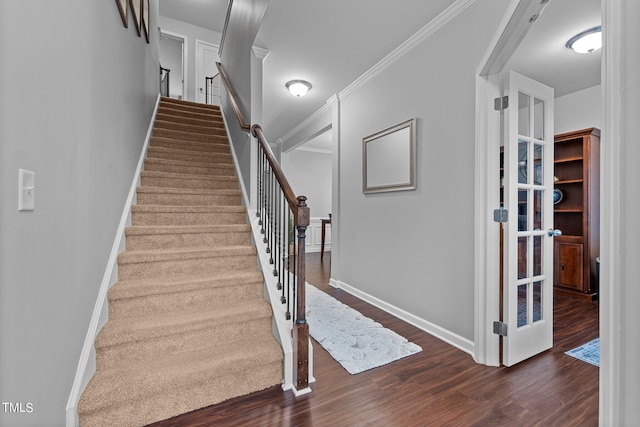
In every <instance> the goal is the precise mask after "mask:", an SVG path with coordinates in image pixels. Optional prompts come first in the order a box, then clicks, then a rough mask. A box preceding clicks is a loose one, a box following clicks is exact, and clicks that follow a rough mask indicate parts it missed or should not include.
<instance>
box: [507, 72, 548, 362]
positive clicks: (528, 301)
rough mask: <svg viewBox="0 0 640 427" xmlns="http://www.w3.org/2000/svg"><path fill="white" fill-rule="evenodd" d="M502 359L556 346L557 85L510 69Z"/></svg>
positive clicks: (517, 359) (516, 359) (515, 359)
mask: <svg viewBox="0 0 640 427" xmlns="http://www.w3.org/2000/svg"><path fill="white" fill-rule="evenodd" d="M502 80H503V82H504V86H505V87H504V93H505V94H507V95H508V97H509V106H508V107H507V108H506V109H505V110H504V115H503V123H504V133H503V135H504V185H505V189H504V197H505V207H506V208H507V210H508V212H509V215H508V221H507V223H506V224H505V228H504V229H505V234H504V236H505V237H504V285H503V295H504V299H503V313H504V319H503V321H504V323H506V325H507V335H506V337H504V347H503V363H504V365H506V366H512V365H514V364H516V363H518V362H521V361H522V360H524V359H527V358H529V357H531V356H534V355H536V354H538V353H540V352H542V351H545V350H547V349H549V348H551V347H552V346H553V234H554V229H553V187H554V178H553V158H554V156H553V148H554V147H553V144H554V137H553V99H554V95H553V89H552V88H550V87H548V86H545V85H543V84H541V83H538V82H536V81H534V80H531V79H529V78H527V77H525V76H522V75H520V74H518V73H515V72H513V71H510V72H508V73H505V78H503V79H502Z"/></svg>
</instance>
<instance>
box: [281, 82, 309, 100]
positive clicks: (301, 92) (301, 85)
mask: <svg viewBox="0 0 640 427" xmlns="http://www.w3.org/2000/svg"><path fill="white" fill-rule="evenodd" d="M286 86H287V89H289V92H291V94H292V95H294V96H297V97H298V98H300V97H301V96H305V95H306V94H307V92H309V91H310V90H311V83H309V82H307V81H305V80H290V81H288V82H287V84H286Z"/></svg>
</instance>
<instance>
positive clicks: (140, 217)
mask: <svg viewBox="0 0 640 427" xmlns="http://www.w3.org/2000/svg"><path fill="white" fill-rule="evenodd" d="M131 223H132V225H227V224H246V223H247V214H246V213H245V212H228V213H227V212H192V213H173V212H132V213H131Z"/></svg>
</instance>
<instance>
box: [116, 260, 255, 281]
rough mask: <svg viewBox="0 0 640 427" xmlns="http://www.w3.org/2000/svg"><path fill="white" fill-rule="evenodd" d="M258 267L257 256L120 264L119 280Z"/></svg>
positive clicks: (211, 272) (212, 272)
mask: <svg viewBox="0 0 640 427" xmlns="http://www.w3.org/2000/svg"><path fill="white" fill-rule="evenodd" d="M255 267H256V256H255V255H235V256H218V257H209V258H194V259H182V260H166V261H150V262H139V263H124V264H123V263H120V264H118V279H119V280H135V279H151V278H154V277H175V276H184V275H187V274H195V275H199V274H215V273H221V272H231V271H238V270H242V269H249V268H255Z"/></svg>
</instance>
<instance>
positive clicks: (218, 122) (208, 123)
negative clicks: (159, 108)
mask: <svg viewBox="0 0 640 427" xmlns="http://www.w3.org/2000/svg"><path fill="white" fill-rule="evenodd" d="M212 117H215V116H212ZM156 120H161V121H164V122H176V123H183V124H188V125H196V126H202V127H207V128H209V127H215V128H220V127H221V128H223V129H224V122H223V121H222V118H220V119H217V118H216V119H213V118H210V119H208V120H204V119H201V118H190V117H180V116H175V115H173V114H170V113H166V112H165V113H158V114H157V115H156Z"/></svg>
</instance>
